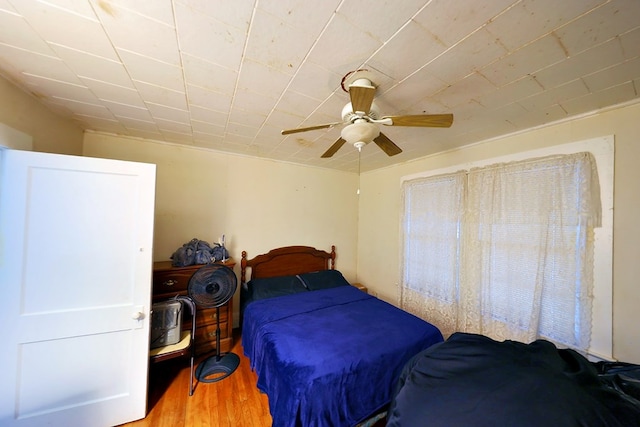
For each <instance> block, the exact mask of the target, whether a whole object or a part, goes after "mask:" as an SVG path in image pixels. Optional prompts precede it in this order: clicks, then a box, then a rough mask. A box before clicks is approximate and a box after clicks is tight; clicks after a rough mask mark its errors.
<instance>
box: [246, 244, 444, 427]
mask: <svg viewBox="0 0 640 427" xmlns="http://www.w3.org/2000/svg"><path fill="white" fill-rule="evenodd" d="M335 258H336V252H335V247H332V248H331V251H330V252H327V251H324V250H319V249H315V248H313V247H309V246H289V247H284V248H277V249H273V250H271V251H269V252H268V253H265V254H262V255H258V256H256V257H255V258H252V259H248V257H247V253H246V252H242V260H241V285H242V287H241V317H242V346H243V351H244V353H245V355H246V356H247V357H248V358H249V360H250V363H251V368H252V369H253V370H254V371H255V372H256V374H257V377H258V380H257V387H258V388H259V389H260V390H261V391H262V392H264V393H266V394H267V396H268V398H269V408H270V412H271V416H272V419H273V425H274V426H277V427H283V426H284V427H289V426H304V427H312V426H355V425H358V424H359V423H362V422H364V421H366V420H369V419H371V417H374V416H375V415H376V414H379V413H381V412H383V411H384V410H385V409H386V407H387V405H388V404H389V402H390V399H391V396H392V394H393V390H394V388H395V384H396V381H397V379H398V377H399V375H400V372H401V370H402V367H403V366H404V365H405V364H406V363H407V362H408V361H409V360H410V359H411V358H412V357H413V356H414V355H416V354H418V353H419V352H420V351H422V350H424V349H426V348H428V347H429V346H431V345H433V344H436V343H439V342H442V340H443V338H442V334H441V333H440V331H439V330H438V329H437V328H436V327H435V326H433V325H431V324H429V323H427V322H425V321H423V320H421V319H419V318H417V317H415V316H413V315H411V314H409V313H406V312H404V311H402V310H400V309H398V308H396V307H395V306H393V305H391V304H388V303H386V302H384V301H382V300H380V299H378V298H375V297H373V296H371V295H368V294H367V293H366V292H363V291H362V290H360V289H357V288H356V287H354V286H351V285H350V284H349V283H348V282H347V281H346V280H345V278H344V277H343V275H342V274H341V273H340V271H339V270H336V269H335ZM249 272H250V273H249Z"/></svg>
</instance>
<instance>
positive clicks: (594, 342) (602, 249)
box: [398, 135, 614, 360]
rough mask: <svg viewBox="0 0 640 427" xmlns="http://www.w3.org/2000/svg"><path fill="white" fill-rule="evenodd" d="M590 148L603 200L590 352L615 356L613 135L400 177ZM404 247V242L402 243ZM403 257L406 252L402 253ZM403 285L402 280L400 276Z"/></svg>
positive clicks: (596, 243)
mask: <svg viewBox="0 0 640 427" xmlns="http://www.w3.org/2000/svg"><path fill="white" fill-rule="evenodd" d="M584 151H588V152H590V153H591V154H593V156H594V158H595V161H596V165H597V168H598V178H599V182H600V192H601V194H600V200H601V205H602V224H601V226H600V227H597V228H596V229H595V230H594V255H593V257H594V258H593V262H594V271H593V281H594V289H593V292H594V299H593V308H592V316H593V319H594V321H593V322H592V331H591V344H590V346H589V350H588V354H589V356H591V357H592V359H594V360H598V359H602V360H613V356H612V352H613V349H612V342H613V338H612V336H613V178H614V136H613V135H608V136H603V137H598V138H593V139H587V140H583V141H578V142H571V143H566V144H559V145H554V146H550V147H544V148H540V149H534V150H528V151H522V152H519V153H513V154H509V155H505V156H499V157H492V158H488V159H484V160H479V161H474V162H469V163H465V164H457V165H454V166H450V167H445V168H441V169H437V170H431V171H425V172H420V173H416V174H412V175H407V176H403V177H401V180H400V186H401V188H402V186H403V184H404V182H405V181H410V180H414V179H417V178H425V177H432V176H436V175H443V174H449V173H454V172H456V171H460V170H461V169H463V170H470V169H472V168H477V167H484V166H489V165H491V164H495V163H503V162H504V163H506V162H512V161H520V160H527V159H531V158H536V157H544V156H549V155H554V154H573V153H579V152H584ZM400 228H401V231H402V233H401V235H400V239H401V240H404V225H403V218H402V213H401V214H400ZM400 247H401V248H403V250H404V246H403V245H402V242H401V245H400ZM402 259H403V260H404V259H405V258H404V256H403V257H402ZM404 271H405V265H402V266H401V272H400V275H401V276H400V278H402V277H403V275H404ZM398 283H399V286H402V280H399V282H398Z"/></svg>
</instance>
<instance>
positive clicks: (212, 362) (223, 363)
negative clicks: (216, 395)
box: [196, 353, 240, 383]
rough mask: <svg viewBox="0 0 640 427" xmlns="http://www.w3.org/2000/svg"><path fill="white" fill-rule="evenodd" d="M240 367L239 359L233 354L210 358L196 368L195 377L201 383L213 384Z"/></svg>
mask: <svg viewBox="0 0 640 427" xmlns="http://www.w3.org/2000/svg"><path fill="white" fill-rule="evenodd" d="M239 365H240V357H239V356H238V355H237V354H235V353H226V354H221V355H219V356H217V355H216V356H211V357H209V358H208V359H205V360H204V361H203V362H202V363H200V364H199V365H198V367H197V368H196V377H197V378H198V381H200V382H203V383H213V382H216V381H220V380H222V379H225V378H227V377H228V376H229V375H231V374H232V373H233V372H234V371H235V370H236V369H237V368H238V366H239Z"/></svg>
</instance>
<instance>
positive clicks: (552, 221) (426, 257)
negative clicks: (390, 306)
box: [400, 141, 613, 358]
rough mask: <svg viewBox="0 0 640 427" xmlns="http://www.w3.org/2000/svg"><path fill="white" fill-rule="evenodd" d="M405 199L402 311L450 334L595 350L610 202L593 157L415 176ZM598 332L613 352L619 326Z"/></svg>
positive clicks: (606, 353)
mask: <svg viewBox="0 0 640 427" xmlns="http://www.w3.org/2000/svg"><path fill="white" fill-rule="evenodd" d="M608 145H609V146H610V147H611V154H612V151H613V150H612V141H610V144H608ZM510 160H511V159H510ZM487 163H489V162H487ZM606 169H607V168H605V170H606ZM607 173H608V172H607ZM403 197H404V214H403V238H404V242H403V250H404V269H403V277H402V281H401V289H400V291H401V294H400V295H401V305H402V306H403V308H405V309H407V310H408V311H411V312H413V313H415V314H417V315H419V316H421V317H423V318H425V319H427V320H429V321H431V322H432V323H434V324H436V325H437V326H439V327H440V328H441V330H442V331H443V333H444V334H445V335H448V334H450V333H452V332H454V331H467V332H476V333H483V334H485V335H488V336H492V337H493V338H496V339H516V340H520V341H525V342H529V341H532V340H534V339H536V338H546V339H549V340H551V341H554V342H556V343H557V344H559V345H562V346H568V347H572V348H576V349H578V350H583V351H588V350H589V349H590V342H591V338H592V335H594V334H593V333H592V330H591V324H592V317H593V316H592V307H594V306H595V308H596V309H595V314H596V317H601V316H602V313H601V312H602V310H601V306H602V303H603V301H602V299H603V298H600V299H599V300H598V301H597V302H598V304H594V298H593V296H594V285H593V284H594V250H595V248H596V244H595V243H596V239H595V234H594V227H595V226H599V225H600V224H601V217H600V214H599V213H600V212H601V206H600V180H599V178H598V173H597V165H596V159H595V158H594V156H593V155H592V154H590V153H588V152H579V153H571V154H563V155H552V156H545V157H542V158H533V159H522V160H520V161H509V162H507V163H497V164H487V165H482V167H477V166H476V165H473V167H469V168H468V169H467V170H465V171H462V172H456V173H445V174H436V175H433V176H427V177H417V178H412V179H406V180H405V181H404V182H403ZM600 240H602V239H600ZM600 243H601V244H600V246H602V242H600ZM609 243H610V242H609ZM610 250H611V249H610V246H609V256H610ZM596 276H598V277H602V275H601V274H600V275H596ZM608 286H609V288H610V283H609V285H608ZM601 287H605V288H606V287H607V284H606V283H605V284H602V283H599V286H598V288H601ZM601 293H602V290H601V289H598V292H596V294H598V295H599V294H601ZM609 294H610V289H609ZM604 299H606V292H605V298H604ZM609 306H610V296H609ZM609 313H610V311H609ZM606 316H607V313H606V310H605V315H604V317H606ZM607 321H608V322H610V314H609V319H608V320H607ZM607 321H606V322H607ZM606 322H605V323H606ZM595 329H596V331H595V332H596V334H595V335H596V336H597V339H596V340H595V343H596V346H597V347H598V351H597V353H601V354H602V355H603V356H604V357H605V358H606V357H610V356H609V355H610V344H609V345H608V347H607V345H606V344H607V341H608V342H610V330H609V331H608V332H609V336H608V337H606V335H607V330H606V325H605V328H604V331H603V330H602V327H601V325H598V327H596V328H595ZM601 336H605V337H604V338H602V337H601ZM603 342H604V345H602V343H603Z"/></svg>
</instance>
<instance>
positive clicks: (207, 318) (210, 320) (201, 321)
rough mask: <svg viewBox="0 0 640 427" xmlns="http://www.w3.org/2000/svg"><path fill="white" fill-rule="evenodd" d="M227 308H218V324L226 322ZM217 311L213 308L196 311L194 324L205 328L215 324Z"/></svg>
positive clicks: (227, 316)
mask: <svg viewBox="0 0 640 427" xmlns="http://www.w3.org/2000/svg"><path fill="white" fill-rule="evenodd" d="M228 313H229V307H228V306H227V305H225V306H222V307H220V324H222V323H223V322H226V321H227V319H228V318H229V314H228ZM217 315H218V311H217V310H216V309H215V308H205V309H198V311H196V324H197V325H198V326H205V325H211V324H215V323H216V322H217V320H218V319H217Z"/></svg>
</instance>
